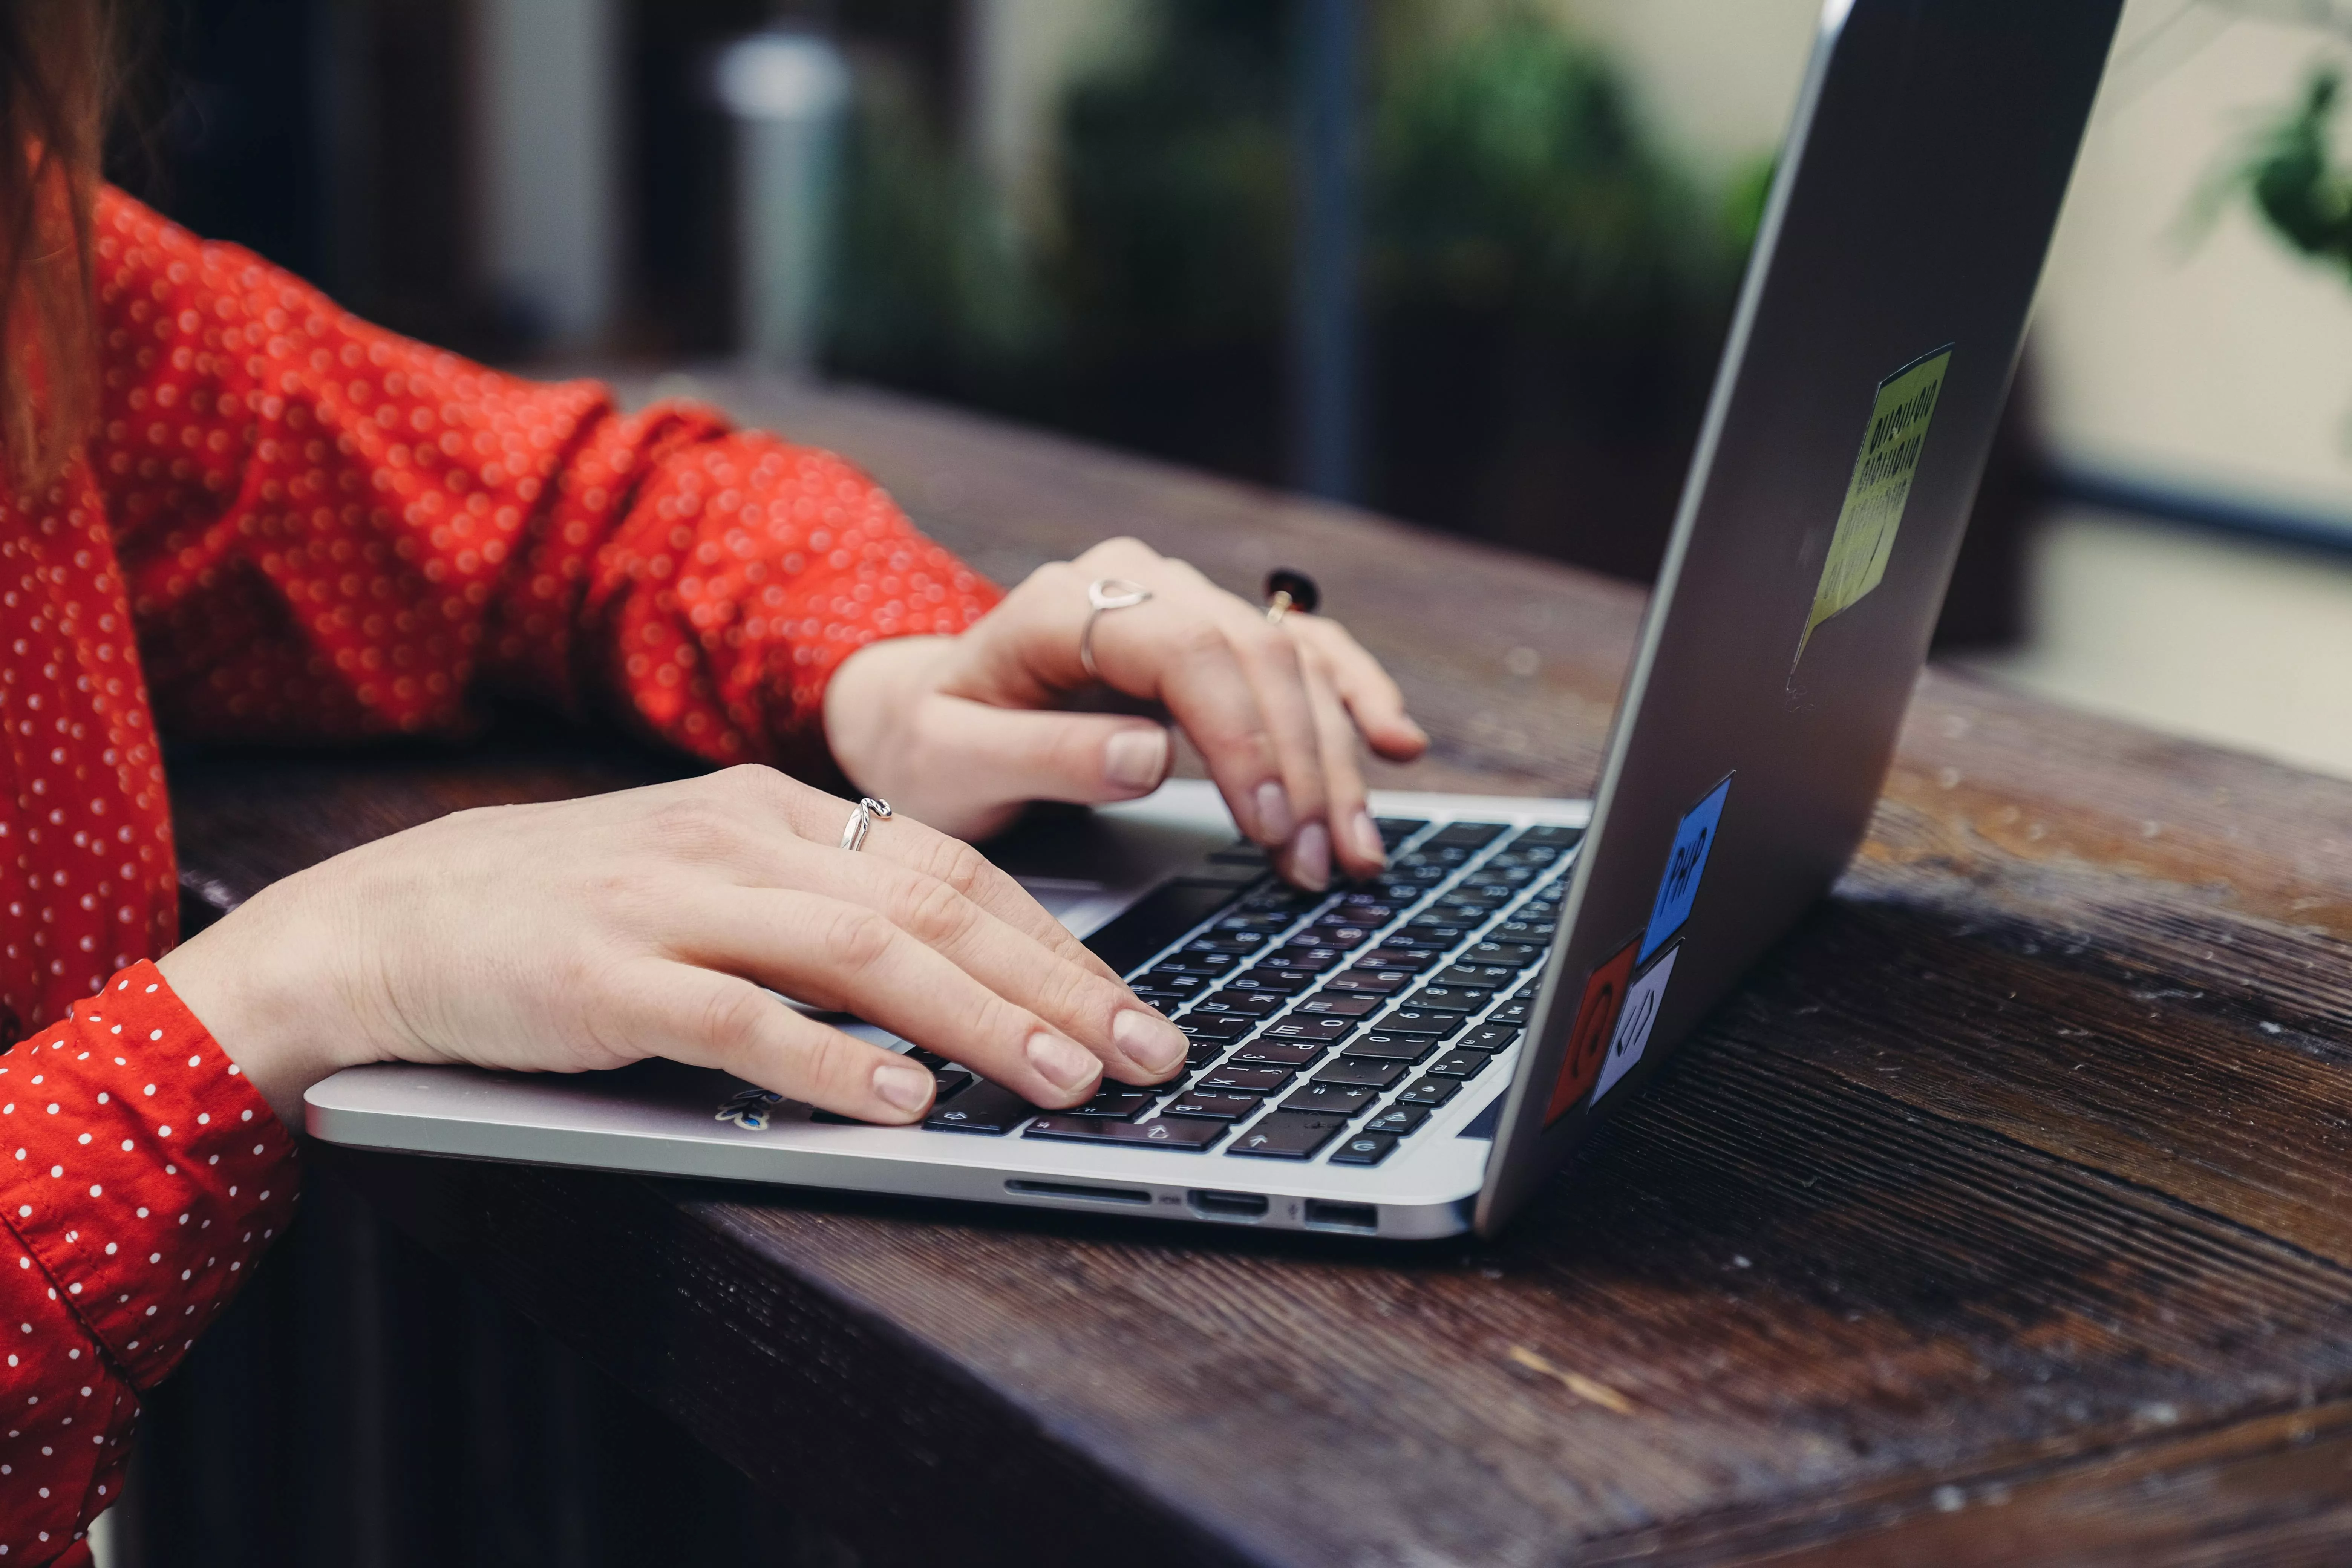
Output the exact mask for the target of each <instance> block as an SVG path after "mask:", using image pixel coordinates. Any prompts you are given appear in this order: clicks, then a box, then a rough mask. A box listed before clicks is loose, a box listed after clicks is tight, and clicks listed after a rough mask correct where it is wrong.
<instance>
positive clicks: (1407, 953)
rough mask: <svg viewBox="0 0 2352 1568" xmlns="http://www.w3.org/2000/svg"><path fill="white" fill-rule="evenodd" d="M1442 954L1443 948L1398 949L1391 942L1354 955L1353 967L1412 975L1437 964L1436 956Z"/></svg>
mask: <svg viewBox="0 0 2352 1568" xmlns="http://www.w3.org/2000/svg"><path fill="white" fill-rule="evenodd" d="M1441 952H1444V949H1443V948H1427V949H1416V948H1410V947H1398V946H1396V945H1395V944H1393V943H1391V942H1382V943H1381V945H1380V946H1378V947H1376V948H1373V949H1372V950H1371V951H1370V952H1360V953H1358V954H1356V962H1355V965H1354V967H1356V968H1358V969H1402V970H1406V971H1409V972H1411V973H1414V974H1418V973H1421V972H1422V971H1423V970H1424V969H1427V968H1429V967H1430V966H1431V965H1432V964H1433V963H1436V962H1437V955H1438V954H1439V953H1441Z"/></svg>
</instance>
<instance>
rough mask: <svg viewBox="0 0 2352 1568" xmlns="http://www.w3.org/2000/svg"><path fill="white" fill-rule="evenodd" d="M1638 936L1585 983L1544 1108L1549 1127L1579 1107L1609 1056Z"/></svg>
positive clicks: (1631, 976)
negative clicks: (1574, 1024)
mask: <svg viewBox="0 0 2352 1568" xmlns="http://www.w3.org/2000/svg"><path fill="white" fill-rule="evenodd" d="M1640 943H1641V938H1639V937H1635V938H1634V939H1633V941H1632V942H1627V943H1626V944H1625V945H1624V946H1623V947H1622V948H1621V949H1620V950H1619V951H1618V952H1616V953H1614V954H1613V955H1612V956H1611V957H1609V958H1607V959H1604V960H1603V961H1602V962H1601V963H1597V964H1595V965H1594V966H1593V969H1592V973H1591V974H1590V975H1589V976H1587V977H1586V979H1585V982H1584V999H1583V1000H1582V1001H1581V1002H1579V1003H1578V1004H1577V1005H1576V1027H1574V1028H1573V1029H1570V1031H1569V1033H1568V1057H1567V1059H1566V1060H1564V1061H1562V1062H1561V1063H1560V1064H1559V1082H1558V1083H1557V1084H1555V1085H1553V1086H1552V1091H1551V1104H1550V1105H1549V1107H1548V1108H1546V1110H1545V1111H1544V1125H1545V1126H1547V1127H1549V1126H1550V1125H1551V1124H1552V1123H1553V1122H1555V1121H1559V1119H1560V1118H1561V1117H1563V1116H1565V1115H1567V1114H1568V1113H1569V1112H1570V1110H1574V1109H1575V1107H1576V1102H1577V1101H1578V1100H1582V1099H1583V1098H1584V1091H1585V1090H1586V1089H1591V1087H1592V1080H1593V1079H1596V1078H1599V1077H1600V1076H1601V1063H1602V1062H1604V1061H1606V1060H1607V1059H1608V1058H1609V1037H1610V1034H1611V1033H1612V1031H1613V1030H1614V1029H1615V1028H1616V1027H1617V1010H1618V1009H1619V1008H1620V1007H1622V1006H1623V1005H1625V987H1626V984H1627V983H1629V982H1630V981H1631V980H1632V979H1633V950H1634V949H1635V948H1636V947H1638V946H1639V945H1640Z"/></svg>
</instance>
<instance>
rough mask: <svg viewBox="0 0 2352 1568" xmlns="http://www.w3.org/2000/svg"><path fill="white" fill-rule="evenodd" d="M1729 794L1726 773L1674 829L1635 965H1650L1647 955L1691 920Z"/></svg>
mask: <svg viewBox="0 0 2352 1568" xmlns="http://www.w3.org/2000/svg"><path fill="white" fill-rule="evenodd" d="M1730 795H1731V775H1730V774H1728V773H1726V774H1725V775H1724V777H1723V782H1722V783H1721V784H1717V785H1716V786H1715V788H1713V789H1712V790H1709V791H1708V792H1707V796H1706V799H1705V800H1702V801H1700V802H1699V803H1698V804H1697V805H1695V806H1692V807H1691V808H1690V810H1689V811H1687V812H1685V813H1684V815H1683V821H1682V826H1679V827H1677V828H1675V847H1674V850H1673V852H1672V853H1671V854H1669V855H1668V856H1667V857H1666V874H1665V875H1664V877H1662V878H1660V879H1659V880H1658V900H1657V902H1655V903H1654V904H1652V905H1651V906H1650V925H1649V929H1648V930H1647V931H1643V933H1642V953H1641V957H1640V959H1639V960H1638V961H1637V962H1639V963H1648V962H1650V955H1651V954H1652V953H1654V952H1657V951H1658V949H1660V948H1661V947H1664V945H1665V944H1666V942H1667V939H1668V938H1670V937H1672V936H1673V935H1674V934H1675V932H1676V931H1680V930H1682V929H1683V922H1684V921H1687V920H1689V919H1690V915H1691V906H1692V905H1694V904H1696V903H1697V902H1698V884H1699V879H1701V878H1703V877H1705V876H1706V858H1707V855H1708V854H1709V852H1711V851H1712V850H1713V849H1714V848H1715V834H1716V829H1717V826H1718V825H1720V824H1721V822H1722V821H1723V803H1724V802H1725V800H1727V799H1728V798H1729V797H1730Z"/></svg>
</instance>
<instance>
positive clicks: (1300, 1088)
mask: <svg viewBox="0 0 2352 1568" xmlns="http://www.w3.org/2000/svg"><path fill="white" fill-rule="evenodd" d="M1380 828H1381V838H1382V840H1383V841H1384V842H1385V843H1386V844H1387V845H1388V847H1389V849H1390V861H1389V867H1388V869H1387V870H1386V871H1385V872H1383V873H1382V874H1381V877H1380V878H1378V879H1375V880H1373V881H1371V882H1368V883H1358V884H1349V885H1346V886H1343V887H1341V888H1339V889H1336V890H1333V891H1328V892H1322V893H1311V892H1306V891H1303V890H1301V889H1296V888H1292V887H1288V886H1286V885H1285V884H1283V883H1281V882H1279V881H1277V880H1276V879H1274V878H1273V877H1272V876H1271V875H1266V876H1262V877H1260V878H1258V879H1255V880H1254V881H1251V880H1244V881H1243V882H1242V883H1241V885H1240V886H1238V887H1236V886H1234V885H1233V884H1231V883H1210V882H1197V881H1183V880H1178V881H1175V882H1171V883H1168V884H1166V885H1164V886H1162V887H1160V888H1159V889H1154V890H1153V891H1152V892H1151V893H1150V894H1148V895H1146V896H1145V898H1144V899H1142V900H1139V902H1138V903H1137V904H1136V905H1135V906H1134V907H1133V908H1131V909H1129V910H1127V911H1126V912H1125V913H1124V914H1122V915H1120V916H1119V917H1118V919H1116V920H1114V921H1111V922H1110V923H1109V924H1108V926H1106V927H1105V928H1104V930H1103V931H1099V932H1097V934H1096V935H1095V936H1094V937H1091V938H1089V939H1088V942H1087V945H1088V946H1090V947H1092V948H1094V949H1095V951H1096V952H1097V953H1099V954H1101V955H1102V956H1103V958H1104V960H1105V961H1106V962H1107V963H1110V964H1111V965H1112V967H1114V968H1116V969H1118V970H1119V971H1120V972H1121V973H1122V974H1124V975H1125V977H1126V979H1127V981H1128V983H1129V984H1130V985H1132V986H1133V987H1134V988H1135V991H1136V994H1138V995H1139V996H1141V997H1142V998H1143V999H1144V1000H1145V1001H1147V1002H1150V1003H1151V1004H1152V1005H1154V1006H1156V1007H1158V1008H1160V1010H1161V1011H1162V1012H1164V1013H1167V1014H1168V1015H1170V1016H1171V1017H1173V1018H1174V1019H1175V1021H1176V1026H1177V1027H1178V1028H1180V1029H1181V1030H1183V1031H1184V1033H1185V1035H1186V1036H1187V1037H1190V1039H1191V1040H1192V1050H1191V1052H1190V1054H1189V1055H1188V1056H1187V1058H1186V1059H1185V1063H1184V1068H1183V1070H1182V1071H1181V1072H1180V1073H1179V1074H1178V1075H1177V1076H1176V1077H1175V1078H1173V1079H1170V1080H1169V1081H1168V1082H1166V1083H1162V1084H1154V1085H1151V1086H1149V1087H1146V1088H1135V1087H1132V1086H1129V1085H1127V1084H1120V1083H1114V1082H1112V1081H1110V1080H1109V1079H1105V1080H1104V1082H1103V1086H1102V1089H1101V1091H1100V1092H1099V1093H1097V1095H1096V1096H1095V1097H1094V1098H1093V1099H1092V1100H1088V1101H1087V1103H1085V1104H1084V1105H1078V1106H1073V1107H1071V1108H1070V1109H1068V1110H1057V1111H1045V1110H1041V1109H1040V1108H1039V1107H1037V1106H1034V1105H1032V1104H1030V1103H1029V1102H1028V1101H1026V1100H1023V1099H1021V1098H1020V1097H1019V1096H1018V1095H1015V1094H1013V1092H1012V1091H1011V1090H1010V1089H1004V1088H1003V1087H1002V1086H1001V1085H998V1084H993V1083H989V1082H986V1081H984V1080H982V1079H976V1078H974V1077H973V1075H972V1074H971V1073H970V1072H968V1071H966V1070H965V1069H963V1068H960V1067H957V1066H956V1065H954V1064H953V1063H951V1062H949V1061H948V1060H947V1059H946V1058H942V1057H939V1056H936V1055H934V1054H933V1053H931V1052H929V1051H923V1050H917V1051H915V1052H913V1053H912V1055H913V1056H914V1057H915V1058H916V1059H918V1060H919V1061H921V1062H923V1063H924V1064H925V1065H926V1066H928V1067H929V1068H931V1069H932V1071H933V1072H934V1073H935V1074H937V1075H938V1078H939V1099H938V1100H937V1102H936V1103H935V1104H934V1105H933V1107H932V1110H931V1113H930V1115H929V1118H928V1119H927V1120H926V1121H924V1123H923V1125H924V1126H926V1127H929V1128H931V1129H933V1130H935V1131H953V1132H967V1133H977V1134H985V1135H989V1136H994V1137H1007V1136H1012V1135H1014V1134H1018V1135H1020V1136H1024V1137H1029V1138H1046V1139H1055V1140H1060V1141H1066V1142H1084V1143H1098V1144H1105V1145H1110V1146H1115V1147H1119V1148H1155V1149H1175V1150H1182V1151H1185V1152H1191V1153H1196V1154H1200V1153H1211V1154H1216V1155H1219V1156H1221V1157H1226V1158H1243V1159H1265V1160H1318V1159H1319V1160H1323V1161H1326V1162H1328V1163H1330V1164H1334V1165H1377V1164H1379V1163H1381V1162H1382V1161H1383V1160H1386V1159H1387V1158H1388V1157H1389V1156H1390V1154H1391V1153H1392V1152H1395V1150H1396V1149H1397V1147H1398V1146H1399V1144H1400V1143H1401V1142H1404V1141H1406V1140H1409V1139H1411V1138H1412V1137H1413V1136H1414V1134H1416V1133H1417V1132H1419V1131H1421V1129H1422V1127H1423V1124H1424V1123H1425V1122H1427V1121H1428V1120H1429V1117H1430V1114H1431V1112H1432V1111H1433V1110H1436V1109H1437V1108H1438V1107H1440V1106H1442V1105H1444V1104H1445V1103H1446V1102H1447V1101H1449V1100H1452V1099H1453V1098H1454V1096H1455V1095H1457V1094H1459V1093H1460V1092H1461V1091H1462V1089H1463V1087H1464V1086H1465V1084H1468V1083H1470V1082H1472V1081H1473V1080H1475V1079H1477V1078H1478V1077H1479V1075H1480V1074H1481V1073H1483V1072H1485V1071H1486V1068H1488V1066H1489V1065H1490V1064H1491V1063H1492V1062H1493V1061H1494V1059H1495V1058H1496V1056H1497V1055H1498V1054H1500V1053H1501V1052H1502V1051H1504V1050H1505V1049H1507V1048H1508V1047H1510V1046H1511V1045H1513V1044H1515V1043H1516V1042H1517V1040H1518V1038H1519V1036H1520V1034H1521V1032H1522V1031H1523V1030H1524V1029H1525V1028H1526V1026H1527V1022H1528V1014H1529V1013H1530V1012H1531V1011H1532V1010H1533V1009H1534V1006H1535V1000H1536V990H1537V987H1538V985H1539V984H1541V981H1542V976H1543V962H1544V958H1545V955H1546V954H1547V953H1549V952H1550V949H1551V938H1552V931H1553V929H1554V926H1555V925H1556V923H1557V921H1558V919H1559V901H1560V898H1561V895H1562V893H1563V891H1564V890H1565V888H1566V885H1567V871H1568V868H1569V867H1570V865H1571V864H1572V863H1573V861H1574V859H1575V850H1576V847H1577V845H1578V844H1579V843H1580V841H1581V840H1582V838H1583V837H1584V832H1583V829H1581V828H1576V827H1558V826H1543V827H1529V828H1524V829H1521V830H1519V831H1517V832H1516V833H1514V832H1513V831H1512V829H1511V828H1510V827H1509V826H1507V824H1503V823H1497V822H1449V823H1444V824H1442V825H1439V826H1432V825H1431V824H1429V823H1428V822H1425V821H1420V820H1415V819H1411V818H1402V817H1383V818H1381V821H1380ZM1211 860H1212V861H1213V862H1222V863H1223V868H1228V869H1231V870H1234V871H1235V872H1236V873H1238V874H1241V875H1243V876H1244V877H1246V873H1247V870H1248V868H1253V867H1259V868H1262V867H1264V865H1265V857H1264V856H1263V854H1261V853H1260V852H1259V851H1258V850H1257V848H1256V847H1254V846H1251V845H1249V844H1247V843H1245V842H1244V843H1242V844H1236V845H1235V846H1234V847H1232V848H1230V849H1226V850H1222V851H1219V852H1218V853H1217V854H1216V855H1213V856H1212V857H1211Z"/></svg>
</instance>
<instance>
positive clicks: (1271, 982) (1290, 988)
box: [1225, 964, 1322, 996]
mask: <svg viewBox="0 0 2352 1568" xmlns="http://www.w3.org/2000/svg"><path fill="white" fill-rule="evenodd" d="M1321 978H1322V976H1320V975H1317V974H1309V973H1306V972H1304V971H1303V970H1297V969H1268V968H1266V967H1265V965H1264V964H1260V965H1259V966H1258V967H1257V968H1255V969H1252V970H1249V971H1247V972H1245V973H1241V974H1236V975H1234V977H1233V978H1232V979H1231V980H1228V981H1226V982H1225V989H1226V990H1228V991H1255V992H1258V993H1261V994H1267V995H1274V996H1296V995H1297V994H1299V993H1300V992H1301V991H1304V990H1306V989H1307V987H1308V986H1310V985H1312V984H1315V982H1316V981H1318V980H1319V979H1321Z"/></svg>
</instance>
